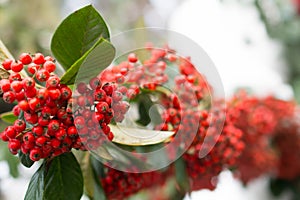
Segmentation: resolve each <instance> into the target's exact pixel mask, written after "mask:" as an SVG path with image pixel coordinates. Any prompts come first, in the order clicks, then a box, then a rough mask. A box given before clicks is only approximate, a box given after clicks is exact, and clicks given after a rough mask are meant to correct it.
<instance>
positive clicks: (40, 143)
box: [35, 136, 48, 147]
mask: <svg viewBox="0 0 300 200" xmlns="http://www.w3.org/2000/svg"><path fill="white" fill-rule="evenodd" d="M47 141H48V138H47V137H45V136H40V137H38V138H36V140H35V144H36V145H37V146H40V147H42V146H44V145H45V144H46V143H47Z"/></svg>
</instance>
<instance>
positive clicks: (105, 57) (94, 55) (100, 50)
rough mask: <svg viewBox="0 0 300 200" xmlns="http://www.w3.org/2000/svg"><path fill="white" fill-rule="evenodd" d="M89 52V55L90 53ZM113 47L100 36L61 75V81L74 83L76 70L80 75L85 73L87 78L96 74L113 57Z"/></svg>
mask: <svg viewBox="0 0 300 200" xmlns="http://www.w3.org/2000/svg"><path fill="white" fill-rule="evenodd" d="M90 54H91V55H90ZM114 56H115V49H114V47H113V46H112V45H111V44H110V43H109V42H108V41H107V40H105V39H103V38H100V39H99V40H98V41H97V42H96V43H95V45H94V46H93V47H92V48H91V49H90V50H88V51H87V52H86V53H85V54H84V55H83V56H82V57H81V58H80V59H78V60H77V61H76V62H75V63H74V64H73V65H72V66H71V67H70V68H69V69H68V70H67V72H66V73H65V74H64V75H63V77H62V78H61V83H63V84H67V85H71V84H74V82H75V79H76V76H77V73H78V71H79V70H80V73H83V74H80V76H81V77H82V75H86V76H87V78H91V77H94V76H95V75H98V74H99V73H100V72H101V71H102V70H103V69H105V68H106V67H107V66H108V65H109V64H110V63H111V62H112V60H113V59H114Z"/></svg>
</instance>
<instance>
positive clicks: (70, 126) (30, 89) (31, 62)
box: [0, 53, 84, 161]
mask: <svg viewBox="0 0 300 200" xmlns="http://www.w3.org/2000/svg"><path fill="white" fill-rule="evenodd" d="M2 66H3V68H4V69H6V70H7V71H9V72H11V74H10V76H9V79H2V80H1V81H0V88H1V92H2V93H3V100H4V101H5V102H7V103H14V102H17V105H15V107H14V108H13V114H14V115H15V116H17V117H18V119H17V120H16V121H15V122H14V124H13V125H12V126H8V127H7V128H6V129H5V130H4V132H2V133H1V138H2V140H3V141H6V142H8V148H9V150H10V152H11V153H12V154H17V153H18V151H21V152H22V153H23V154H26V155H29V157H30V159H31V160H32V161H38V160H39V159H42V158H47V157H53V156H58V155H60V154H62V153H64V152H68V151H70V150H71V148H76V149H84V147H83V146H82V143H81V140H80V138H79V137H78V134H77V130H76V128H75V126H74V123H73V118H72V110H71V109H70V108H69V104H70V102H69V101H70V99H71V96H72V91H71V89H70V88H69V87H68V86H66V85H64V84H60V79H59V77H58V76H56V75H55V74H54V73H53V72H54V71H55V69H56V64H55V61H54V59H53V58H51V57H49V56H47V57H44V55H42V54H41V53H36V54H35V55H33V56H31V55H30V54H28V53H23V54H21V55H20V57H19V60H17V61H13V60H10V59H7V60H5V61H4V62H3V63H2ZM22 70H26V71H27V72H28V74H30V76H27V77H24V76H22V75H21V74H22V73H23V72H22ZM42 85H45V87H44V86H42Z"/></svg>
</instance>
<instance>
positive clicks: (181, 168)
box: [175, 158, 190, 194]
mask: <svg viewBox="0 0 300 200" xmlns="http://www.w3.org/2000/svg"><path fill="white" fill-rule="evenodd" d="M175 179H176V182H177V184H178V186H179V190H180V192H181V193H183V194H185V193H187V192H190V183H189V175H188V174H187V171H186V165H185V162H184V160H183V159H182V158H179V159H178V160H176V161H175Z"/></svg>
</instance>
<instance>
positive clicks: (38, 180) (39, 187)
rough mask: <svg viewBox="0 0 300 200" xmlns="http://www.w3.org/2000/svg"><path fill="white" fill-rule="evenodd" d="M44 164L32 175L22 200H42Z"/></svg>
mask: <svg viewBox="0 0 300 200" xmlns="http://www.w3.org/2000/svg"><path fill="white" fill-rule="evenodd" d="M45 172H46V168H45V163H43V164H42V165H41V166H40V168H39V169H38V170H37V171H36V172H35V173H34V175H33V176H32V177H31V180H30V182H29V186H28V189H27V192H26V195H25V198H24V200H33V199H36V200H44V199H45V198H44V184H45V183H44V182H45Z"/></svg>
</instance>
